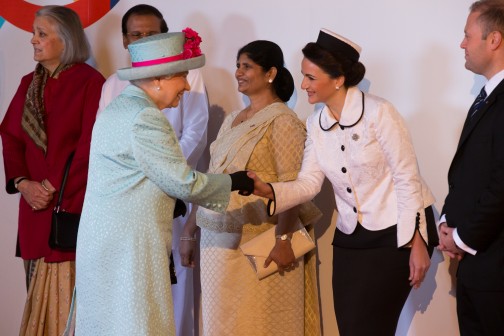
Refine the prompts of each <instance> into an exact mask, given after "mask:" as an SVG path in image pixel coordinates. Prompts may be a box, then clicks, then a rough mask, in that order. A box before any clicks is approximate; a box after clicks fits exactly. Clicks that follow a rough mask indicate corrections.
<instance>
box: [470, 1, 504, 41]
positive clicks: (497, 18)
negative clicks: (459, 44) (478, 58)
mask: <svg viewBox="0 0 504 336" xmlns="http://www.w3.org/2000/svg"><path fill="white" fill-rule="evenodd" d="M470 10H471V13H473V12H478V13H480V16H479V18H478V22H479V23H480V25H481V30H482V35H483V36H482V38H483V39H486V38H487V36H488V34H490V33H491V32H493V31H498V32H499V33H501V35H502V36H503V37H504V1H502V0H500V1H499V0H480V1H476V2H474V3H473V4H472V5H471V7H470Z"/></svg>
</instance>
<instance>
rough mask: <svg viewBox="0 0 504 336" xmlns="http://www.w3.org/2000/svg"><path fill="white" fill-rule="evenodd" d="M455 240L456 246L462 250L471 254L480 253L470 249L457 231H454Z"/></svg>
mask: <svg viewBox="0 0 504 336" xmlns="http://www.w3.org/2000/svg"><path fill="white" fill-rule="evenodd" d="M453 240H454V241H455V244H457V246H458V247H459V248H460V249H462V250H464V251H466V252H467V253H469V254H472V255H476V253H477V252H478V251H476V250H473V249H472V248H470V247H469V246H467V245H466V244H464V242H463V241H462V239H460V237H459V235H458V232H457V229H455V230H453Z"/></svg>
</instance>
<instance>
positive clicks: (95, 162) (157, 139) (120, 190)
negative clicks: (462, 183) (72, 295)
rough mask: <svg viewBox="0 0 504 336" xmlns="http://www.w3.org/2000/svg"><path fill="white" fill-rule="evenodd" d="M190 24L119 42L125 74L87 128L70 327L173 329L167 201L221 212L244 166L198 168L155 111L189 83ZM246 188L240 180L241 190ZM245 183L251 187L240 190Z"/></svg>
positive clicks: (94, 331) (194, 64)
mask: <svg viewBox="0 0 504 336" xmlns="http://www.w3.org/2000/svg"><path fill="white" fill-rule="evenodd" d="M199 41H201V40H200V38H199V36H198V35H197V33H195V32H194V31H192V30H191V29H186V30H184V33H166V34H159V35H155V36H151V37H147V38H144V39H142V40H139V41H138V42H135V43H132V44H130V45H129V47H128V48H129V51H130V54H131V58H132V67H131V68H125V69H120V70H119V71H118V74H119V77H121V78H122V79H126V80H130V81H131V84H132V85H129V86H128V87H126V88H125V89H124V91H123V92H122V93H121V94H120V95H119V96H118V97H117V98H116V99H114V100H113V101H112V102H111V103H110V105H108V106H107V108H106V109H105V110H104V111H103V112H102V113H101V114H100V115H99V117H98V118H97V121H96V124H95V127H94V129H93V134H92V141H91V153H90V160H89V179H88V188H87V192H86V196H85V200H84V208H83V212H82V218H81V223H80V228H79V235H78V241H77V273H76V329H75V331H76V335H78V336H82V335H93V336H94V335H121V336H123V335H175V327H174V322H173V307H172V298H171V286H170V273H169V270H168V265H169V260H168V255H169V253H167V251H170V250H171V239H172V220H173V210H174V205H175V199H176V198H180V199H183V200H185V201H188V202H192V203H196V204H199V205H201V206H203V207H207V208H209V209H212V210H214V211H218V212H223V211H225V209H226V207H227V205H228V202H229V197H230V192H231V190H236V189H242V188H239V183H238V181H240V179H239V178H237V176H242V177H243V178H242V179H241V180H242V181H243V180H245V181H249V186H250V185H251V184H252V181H251V180H248V178H247V177H246V175H245V173H244V172H243V173H242V174H241V175H240V173H238V175H234V176H231V178H230V175H226V174H216V175H211V174H208V175H205V174H202V173H199V172H197V171H195V170H193V169H192V168H191V167H190V166H188V164H187V162H186V160H185V158H184V156H183V153H182V150H181V149H180V146H179V143H178V140H177V135H176V134H175V132H174V130H173V128H172V126H171V125H170V123H169V122H168V120H167V119H166V117H165V116H164V115H163V113H162V112H161V109H163V108H166V107H173V106H177V105H178V103H179V101H180V99H181V97H182V95H183V93H184V91H188V90H190V87H189V84H188V83H187V79H186V76H187V73H188V70H190V69H195V68H199V67H201V66H203V64H204V60H205V59H204V55H202V54H201V52H200V50H199ZM250 189H251V188H250V187H249V190H250ZM250 191H251V190H250Z"/></svg>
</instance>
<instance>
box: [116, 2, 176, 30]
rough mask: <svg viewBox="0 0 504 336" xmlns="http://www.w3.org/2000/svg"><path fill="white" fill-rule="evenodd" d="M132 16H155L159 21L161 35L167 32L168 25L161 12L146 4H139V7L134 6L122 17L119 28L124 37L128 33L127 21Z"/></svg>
mask: <svg viewBox="0 0 504 336" xmlns="http://www.w3.org/2000/svg"><path fill="white" fill-rule="evenodd" d="M132 15H152V16H155V17H157V18H158V19H159V21H160V24H161V33H167V32H168V25H167V24H166V21H165V19H164V18H163V14H161V12H160V11H159V10H158V9H157V8H156V7H153V6H150V5H146V4H140V5H136V6H133V7H131V8H130V9H128V11H127V12H126V13H125V14H124V16H123V17H122V21H121V28H122V33H123V35H126V34H127V33H128V20H129V18H130V17H131V16H132Z"/></svg>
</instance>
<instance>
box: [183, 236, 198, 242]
mask: <svg viewBox="0 0 504 336" xmlns="http://www.w3.org/2000/svg"><path fill="white" fill-rule="evenodd" d="M180 240H181V241H192V242H195V241H196V238H194V237H180Z"/></svg>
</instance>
